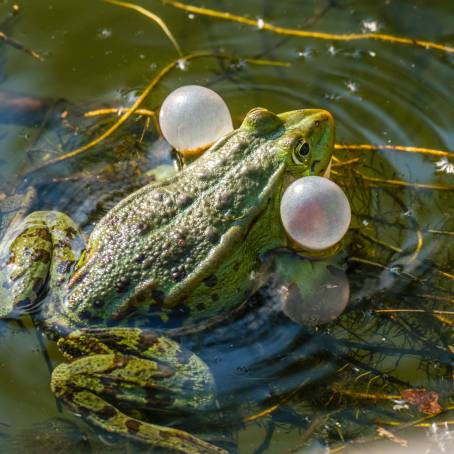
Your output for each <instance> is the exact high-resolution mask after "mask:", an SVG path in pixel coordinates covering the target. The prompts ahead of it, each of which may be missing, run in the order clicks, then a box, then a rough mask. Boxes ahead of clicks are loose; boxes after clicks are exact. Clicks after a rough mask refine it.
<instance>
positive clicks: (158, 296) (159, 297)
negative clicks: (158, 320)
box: [151, 289, 166, 304]
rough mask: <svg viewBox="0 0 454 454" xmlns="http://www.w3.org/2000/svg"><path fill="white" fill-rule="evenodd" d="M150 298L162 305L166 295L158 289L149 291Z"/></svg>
mask: <svg viewBox="0 0 454 454" xmlns="http://www.w3.org/2000/svg"><path fill="white" fill-rule="evenodd" d="M151 297H152V298H153V299H154V300H155V301H156V302H157V303H159V304H162V303H163V302H164V300H165V299H166V294H165V293H164V292H163V291H161V290H158V289H153V290H152V291H151Z"/></svg>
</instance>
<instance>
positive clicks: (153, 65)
mask: <svg viewBox="0 0 454 454" xmlns="http://www.w3.org/2000/svg"><path fill="white" fill-rule="evenodd" d="M148 67H149V68H150V69H151V70H152V71H154V70H155V69H156V68H157V67H158V65H157V64H156V63H150V64H149V65H148Z"/></svg>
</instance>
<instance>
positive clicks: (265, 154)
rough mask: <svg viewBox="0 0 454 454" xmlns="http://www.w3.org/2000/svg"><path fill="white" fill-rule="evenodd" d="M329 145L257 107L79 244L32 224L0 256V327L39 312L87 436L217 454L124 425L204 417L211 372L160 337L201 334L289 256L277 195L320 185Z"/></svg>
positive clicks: (69, 234) (70, 229) (58, 229)
mask: <svg viewBox="0 0 454 454" xmlns="http://www.w3.org/2000/svg"><path fill="white" fill-rule="evenodd" d="M333 143H334V122H333V119H332V116H331V115H330V114H329V113H328V112H326V111H324V110H319V109H303V110H295V111H290V112H286V113H282V114H279V115H276V114H274V113H272V112H270V111H269V110H267V109H264V108H256V109H253V110H251V111H250V112H249V113H248V114H247V115H246V117H245V119H244V121H243V123H242V125H241V126H240V128H238V129H237V130H235V131H233V132H231V133H230V134H228V135H226V136H225V137H223V138H222V139H220V140H219V141H218V142H217V143H215V144H214V145H213V146H212V147H211V148H210V149H209V150H208V151H206V152H205V153H204V154H203V155H202V156H201V157H200V158H199V159H198V160H196V161H195V162H193V163H192V164H190V165H188V166H186V167H185V168H183V169H182V170H181V171H180V172H179V173H178V174H176V175H175V176H174V177H172V178H169V179H166V180H164V181H161V182H158V183H152V184H149V185H147V186H145V187H143V188H141V189H139V190H138V191H136V192H134V193H133V194H131V195H129V196H128V197H126V198H125V199H124V200H122V201H121V202H120V203H118V205H116V206H115V207H114V208H113V209H112V210H110V211H109V212H108V213H107V214H106V215H105V216H104V217H103V218H102V219H101V220H100V221H99V222H98V223H97V224H96V226H95V227H94V229H93V231H92V233H91V235H90V237H89V239H88V241H87V244H86V246H84V242H83V238H82V235H81V233H80V232H79V229H78V226H77V225H76V224H75V223H74V222H73V221H72V220H71V219H70V218H69V217H68V216H66V215H65V214H63V213H60V212H56V211H40V212H34V213H31V214H29V215H28V216H26V217H25V218H23V219H22V220H20V222H15V223H14V224H13V225H12V226H11V227H10V228H9V230H8V231H7V232H6V234H5V235H4V237H3V239H2V242H1V244H0V317H2V318H10V317H14V316H18V315H20V314H21V313H23V312H24V311H31V310H33V311H35V312H37V313H38V314H39V318H40V321H41V323H42V325H43V326H44V329H45V330H46V332H47V333H48V334H49V336H51V337H52V338H54V339H57V340H58V346H59V348H60V350H61V351H62V352H63V354H64V355H65V357H66V358H67V359H68V360H69V362H68V363H63V364H60V365H59V366H57V367H56V368H55V369H54V371H53V373H52V377H51V389H52V391H53V392H54V393H55V394H56V396H57V397H58V398H60V399H61V400H63V401H64V402H65V403H66V404H68V405H69V407H70V408H71V409H72V410H73V411H75V412H76V413H78V414H81V415H82V416H83V417H84V418H86V419H87V420H88V421H89V422H90V423H91V424H93V425H95V426H97V427H98V428H101V429H104V430H106V431H108V432H110V433H113V434H119V435H124V436H126V437H130V438H131V439H134V440H136V441H140V442H144V443H148V444H150V445H153V446H156V447H161V448H167V449H172V450H175V451H178V452H185V453H202V452H203V453H225V452H226V451H225V450H223V449H222V448H220V447H217V446H215V445H213V444H211V443H208V442H206V441H204V440H202V439H201V438H198V437H195V436H193V435H191V434H189V433H188V432H185V431H182V430H179V429H176V428H172V427H165V426H160V425H155V424H152V423H149V422H145V421H144V420H142V419H141V418H140V417H135V416H134V417H133V416H132V415H138V414H140V410H141V409H144V410H145V409H150V408H158V409H159V410H163V411H168V412H175V413H176V414H179V415H182V414H190V413H191V412H192V411H194V412H202V413H203V412H204V411H208V410H209V409H211V408H213V406H214V403H215V389H214V380H213V377H212V374H211V372H210V370H209V368H208V366H207V365H206V364H205V363H204V362H203V361H202V359H200V358H199V357H198V356H197V355H196V354H194V353H192V352H191V351H189V350H187V349H186V348H185V347H184V346H182V345H180V344H179V343H178V342H176V341H175V340H173V339H171V338H170V337H169V336H168V335H167V336H166V329H169V330H170V329H172V328H173V329H175V328H176V327H188V326H198V325H204V324H205V325H206V324H208V325H209V323H210V322H212V321H215V320H217V319H218V318H219V317H225V316H226V315H227V316H228V314H230V313H231V312H232V311H233V310H235V308H237V307H238V306H239V305H240V304H241V303H243V302H244V301H245V299H246V298H247V297H248V296H249V295H250V294H251V292H252V291H253V290H254V287H256V285H257V284H256V282H255V279H254V271H255V270H256V269H257V266H258V265H259V263H260V258H261V257H263V256H264V254H266V253H268V252H270V251H272V250H275V249H280V248H289V247H291V246H292V244H291V242H290V240H289V239H288V238H287V236H286V234H285V231H284V228H283V226H282V224H281V222H280V216H279V204H280V199H281V195H282V193H283V191H284V190H285V188H286V187H287V186H288V185H289V184H290V183H291V182H292V181H294V179H296V178H299V177H302V176H306V175H322V174H324V172H325V170H326V169H327V167H328V165H329V162H330V159H331V153H332V149H333ZM122 408H126V409H131V408H133V409H134V411H129V412H128V411H122ZM137 411H138V413H137ZM134 412H135V413H134Z"/></svg>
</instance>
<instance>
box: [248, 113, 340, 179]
mask: <svg viewBox="0 0 454 454" xmlns="http://www.w3.org/2000/svg"><path fill="white" fill-rule="evenodd" d="M241 129H243V130H248V131H250V132H252V133H254V134H256V135H260V136H264V137H266V138H267V140H268V141H269V142H272V144H273V148H275V150H276V153H277V155H278V157H279V160H280V161H281V162H283V163H284V165H285V169H286V172H288V173H290V174H291V175H292V177H294V178H299V177H303V176H308V175H319V176H320V175H323V174H324V173H325V171H326V170H327V168H328V166H329V163H330V161H331V155H332V151H333V146H334V133H335V127H334V120H333V117H332V115H331V114H330V113H329V112H327V111H326V110H322V109H301V110H292V111H290V112H285V113H281V114H279V115H276V114H274V113H273V112H270V111H269V110H267V109H264V108H261V107H259V108H256V109H253V110H251V111H250V112H249V113H248V114H247V115H246V117H245V119H244V121H243V124H242V125H241Z"/></svg>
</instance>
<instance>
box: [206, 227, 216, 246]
mask: <svg viewBox="0 0 454 454" xmlns="http://www.w3.org/2000/svg"><path fill="white" fill-rule="evenodd" d="M205 236H206V238H207V240H208V241H209V242H210V243H216V242H217V241H218V239H219V232H218V230H217V229H216V228H215V227H212V226H209V227H207V229H206V230H205Z"/></svg>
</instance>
